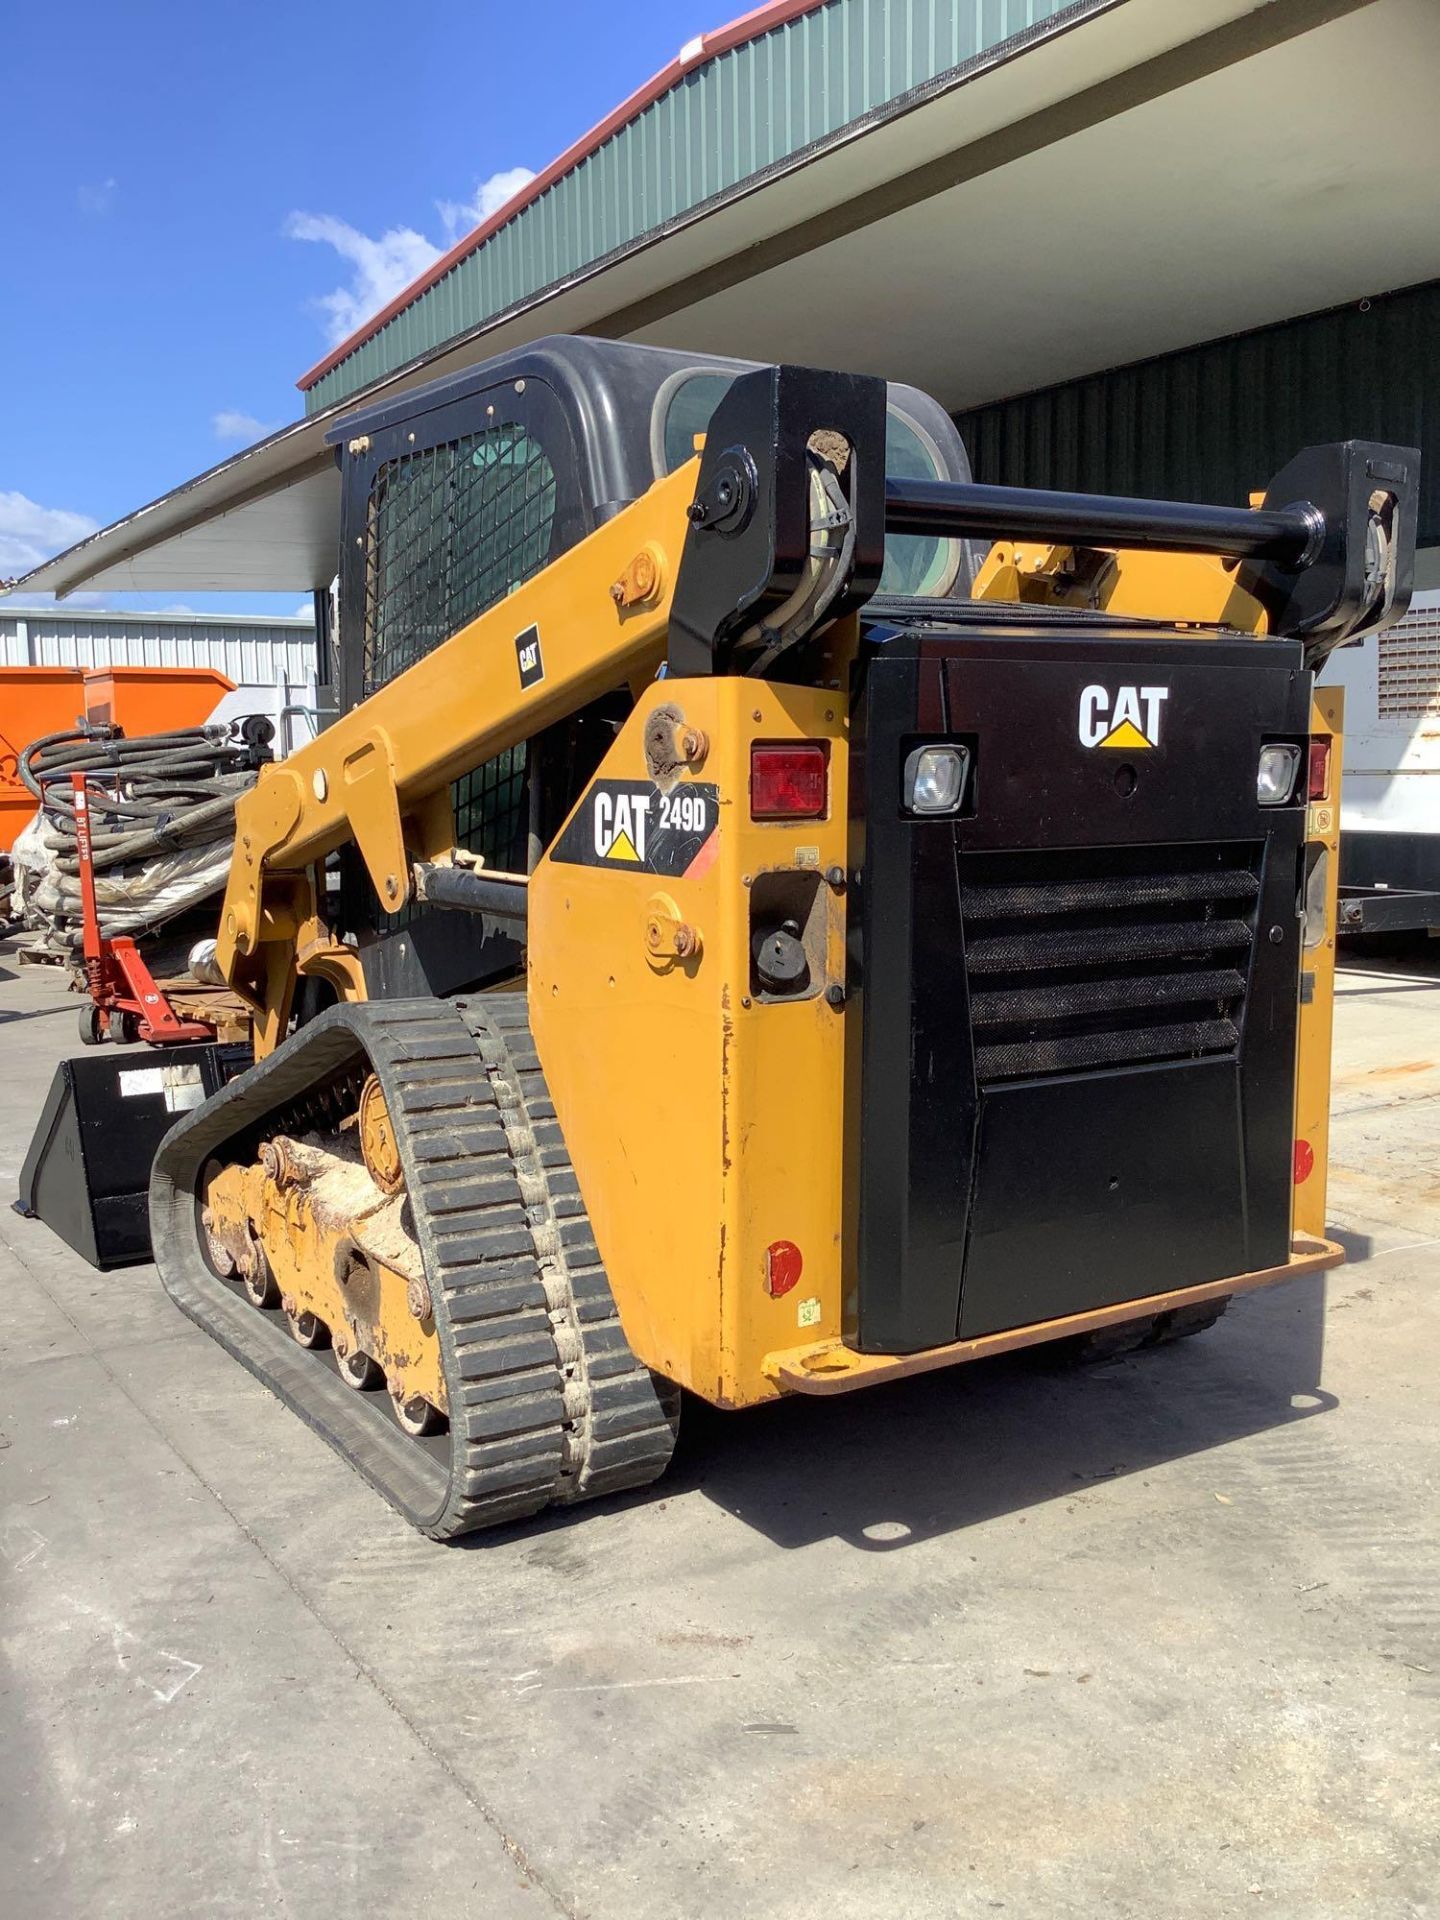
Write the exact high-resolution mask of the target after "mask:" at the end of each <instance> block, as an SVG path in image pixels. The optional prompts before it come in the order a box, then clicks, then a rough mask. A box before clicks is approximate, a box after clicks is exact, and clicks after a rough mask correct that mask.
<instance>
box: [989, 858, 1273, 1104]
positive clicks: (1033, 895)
mask: <svg viewBox="0 0 1440 1920" xmlns="http://www.w3.org/2000/svg"><path fill="white" fill-rule="evenodd" d="M1261 854H1262V849H1261V847H1260V846H1258V845H1255V846H1251V845H1238V846H1222V847H1203V848H1196V847H1184V846H1181V847H1122V848H1093V849H1087V850H1084V851H1081V852H1074V853H1035V854H1002V855H988V854H985V855H975V854H971V855H966V856H965V857H964V858H963V859H962V862H961V894H960V899H961V908H962V912H963V916H964V922H965V965H966V973H967V977H968V982H969V988H970V1020H971V1025H972V1028H973V1030H974V1036H975V1070H976V1074H977V1077H978V1078H979V1080H980V1081H981V1082H982V1084H983V1083H988V1082H991V1081H996V1080H1010V1079H1018V1078H1026V1077H1030V1076H1033V1075H1036V1074H1046V1073H1077V1072H1085V1071H1089V1070H1092V1069H1095V1068H1104V1067H1122V1066H1123V1067H1130V1066H1137V1065H1140V1064H1142V1063H1144V1062H1147V1061H1158V1060H1181V1059H1186V1058H1191V1057H1199V1056H1201V1055H1206V1054H1233V1053H1234V1052H1235V1051H1236V1050H1237V1048H1238V1047H1239V1044H1240V1030H1241V1022H1242V1016H1243V1009H1244V1000H1245V985H1246V981H1247V979H1248V977H1249V971H1250V951H1251V947H1252V944H1253V942H1254V937H1255V913H1256V908H1257V905H1258V902H1259V896H1260V878H1259V874H1260V859H1261Z"/></svg>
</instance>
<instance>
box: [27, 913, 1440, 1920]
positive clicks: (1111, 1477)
mask: <svg viewBox="0 0 1440 1920" xmlns="http://www.w3.org/2000/svg"><path fill="white" fill-rule="evenodd" d="M74 1005H75V1003H74V1002H73V1001H72V1000H69V999H68V998H66V997H65V996H64V994H63V992H62V983H61V982H60V981H59V980H58V979H57V978H56V976H55V975H53V974H49V973H41V972H36V971H30V970H25V971H20V972H17V971H16V970H15V968H14V966H13V955H12V954H11V952H10V950H9V949H3V950H0V1090H3V1091H0V1191H3V1194H4V1196H5V1197H6V1198H7V1199H8V1198H9V1196H10V1195H11V1194H12V1193H13V1191H14V1181H15V1174H16V1172H17V1170H18V1167H19V1165H20V1161H21V1158H22V1156H23V1152H24V1148H25V1146H26V1143H27V1140H28V1136H29V1132H30V1129H31V1126H32V1124H33V1121H34V1117H35V1114H36V1112H37V1110H38V1107H39V1104H40V1101H41V1097H42V1094H43V1091H44V1088H45V1086H46V1084H47V1083H48V1081H49V1078H50V1075H51V1071H52V1067H53V1063H54V1061H55V1060H56V1059H57V1058H58V1057H59V1056H60V1055H61V1054H62V1053H65V1052H68V1051H72V1050H76V1049H75V1048H74ZM1335 1114H1336V1125H1335V1167H1334V1182H1333V1187H1332V1206H1331V1213H1332V1217H1333V1218H1334V1220H1335V1221H1336V1223H1337V1225H1338V1226H1339V1227H1340V1228H1342V1229H1343V1230H1344V1233H1345V1236H1346V1239H1347V1242H1348V1245H1349V1247H1350V1249H1351V1255H1352V1259H1351V1264H1350V1265H1348V1266H1347V1267H1345V1268H1343V1269H1341V1270H1340V1271H1338V1272H1337V1273H1335V1274H1332V1275H1330V1276H1328V1278H1326V1279H1322V1280H1318V1281H1317V1280H1305V1281H1298V1282H1296V1283H1294V1284H1292V1285H1291V1286H1289V1287H1287V1288H1284V1289H1281V1290H1276V1291H1273V1292H1270V1293H1267V1294H1261V1295H1258V1296H1253V1297H1251V1298H1248V1299H1245V1300H1243V1301H1241V1302H1240V1303H1238V1304H1237V1306H1236V1307H1235V1308H1234V1309H1233V1311H1232V1312H1231V1314H1230V1316H1229V1317H1228V1319H1227V1320H1225V1321H1224V1322H1222V1323H1221V1325H1220V1326H1219V1327H1218V1328H1216V1329H1215V1330H1214V1331H1213V1332H1212V1333H1209V1334H1206V1335H1204V1336H1202V1337H1201V1338H1199V1339H1197V1340H1194V1341H1191V1342H1188V1343H1186V1344H1184V1345H1182V1346H1180V1347H1178V1348H1176V1349H1173V1350H1171V1351H1168V1352H1159V1353H1155V1354H1151V1355H1148V1356H1145V1357H1141V1358H1134V1359H1128V1360H1123V1361H1120V1362H1117V1363H1114V1364H1112V1365H1110V1366H1107V1367H1104V1368H1100V1369H1098V1370H1094V1371H1090V1372H1088V1373H1084V1374H1081V1375H1078V1376H1077V1375H1068V1376H1066V1375H1056V1374H1054V1373H1050V1372H1046V1371H1044V1370H1043V1369H1040V1368H1037V1367H1036V1366H1035V1365H1034V1364H1033V1363H1032V1362H1023V1361H1018V1360H1011V1361H1006V1362H994V1363H990V1364H986V1365H984V1366H975V1367H970V1368H961V1369H959V1370H957V1371H955V1372H953V1373H949V1374H936V1375H931V1376H929V1377H928V1378H923V1379H920V1380H916V1381H914V1382H910V1383H907V1384H904V1385H900V1386H896V1387H893V1388H889V1389H885V1390H881V1391H876V1392H873V1393H870V1394H868V1395H864V1396H860V1397H857V1398H856V1399H855V1400H854V1401H853V1402H848V1403H846V1402H841V1403H838V1404H834V1405H826V1404H823V1403H794V1404H785V1405H781V1406H779V1407H776V1408H774V1409H772V1410H769V1411H766V1412H762V1413H757V1414H751V1415H749V1416H745V1417H732V1418H730V1419H725V1418H722V1417H720V1416H715V1415H709V1416H704V1415H702V1416H701V1417H698V1418H696V1419H694V1420H693V1421H692V1422H691V1425H690V1430H689V1432H688V1434H687V1436H686V1438H685V1440H684V1442H683V1447H682V1453H681V1456H680V1459H679V1461H678V1464H677V1468H676V1470H675V1472H674V1473H673V1474H672V1475H671V1477H670V1478H669V1479H668V1480H666V1481H665V1482H663V1483H662V1484H661V1485H660V1486H659V1487H658V1488H657V1489H655V1490H653V1491H652V1492H651V1493H649V1494H648V1495H644V1496H639V1497H632V1498H630V1499H627V1500H624V1501H617V1502H614V1503H612V1504H610V1505H609V1506H606V1507H603V1508H600V1509H594V1510H589V1511H587V1512H585V1513H584V1514H583V1516H580V1517H572V1518H570V1519H567V1520H564V1521H560V1522H557V1523H554V1524H548V1523H547V1524H542V1525H530V1526H528V1527H524V1528H518V1529H514V1530H511V1531H509V1532H507V1533H505V1534H502V1535H498V1536H495V1537H492V1538H490V1539H488V1540H486V1541H484V1543H483V1544H480V1545H478V1546H473V1547H469V1548H465V1547H458V1548H449V1549H447V1548H443V1547H437V1546H433V1545H431V1544H429V1543H427V1542H426V1541H424V1540H422V1539H420V1538H418V1537H417V1536H416V1535H414V1534H412V1533H410V1532H408V1531H407V1530H406V1528H405V1527H404V1526H403V1525H402V1524H401V1522H400V1521H398V1520H397V1519H396V1518H395V1517H394V1516H393V1515H392V1514H391V1513H390V1511H389V1510H388V1508H386V1507H385V1506H384V1505H383V1504H382V1503H381V1501H380V1500H379V1499H378V1498H377V1497H376V1496H375V1495H374V1494H372V1493H371V1492H370V1491H369V1489H368V1488H367V1487H366V1486H364V1485H363V1484H362V1483H361V1481H360V1480H359V1479H357V1478H356V1477H355V1476H354V1475H353V1474H351V1473H350V1472H349V1471H348V1470H347V1469H346V1468H345V1467H344V1466H343V1465H342V1464H341V1462H340V1461H339V1460H338V1459H337V1458H336V1457H335V1456H334V1455H333V1454H332V1453H331V1452H330V1451H329V1450H328V1449H327V1448H326V1447H325V1446H324V1445H323V1444H322V1443H321V1442H320V1441H319V1440H317V1439H316V1438H315V1437H314V1436H313V1435H311V1434H310V1433H309V1432H308V1431H307V1430H306V1429H305V1428H304V1427H303V1426H302V1425H301V1424H300V1422H299V1421H298V1420H296V1419H295V1418H294V1416H293V1415H292V1414H290V1413H288V1412H286V1411H285V1410H284V1409H283V1408H282V1407H281V1406H280V1405H279V1404H278V1403H277V1402H275V1401H274V1400H272V1399H271V1398H270V1396H269V1395H268V1394H267V1393H266V1392H265V1391H264V1389H263V1388H261V1387H260V1386H258V1385H257V1384H256V1382H255V1381H254V1380H252V1379H251V1378H250V1377H249V1376H248V1375H247V1374H246V1373H244V1372H243V1371H242V1370H241V1369H240V1368H239V1367H238V1366H236V1365H235V1364H234V1363H233V1362H232V1361H231V1360H229V1359H228V1358H227V1357H226V1356H225V1354H224V1353H223V1352H222V1351H221V1350H220V1349H219V1348H218V1347H217V1346H214V1345H213V1344H211V1342H210V1341H208V1340H207V1339H206V1338H205V1337H204V1336H203V1335H202V1334H200V1333H199V1332H198V1331H197V1330H196V1329H195V1328H194V1327H192V1326H191V1325H190V1324H189V1323H188V1322H187V1321H185V1320H184V1319H182V1318H181V1316H180V1315H179V1314H178V1313H177V1312H176V1311H175V1310H174V1309H173V1308H172V1307H171V1306H170V1305H169V1303H168V1302H167V1301H166V1300H165V1299H164V1298H163V1296H162V1295H161V1293H160V1291H159V1287H158V1284H157V1282H156V1280H155V1277H154V1274H153V1272H152V1271H151V1270H150V1269H148V1268H142V1269H135V1270H131V1271H129V1272H125V1273H120V1274H114V1275H111V1276H108V1277H106V1276H101V1275H99V1274H96V1273H94V1272H92V1271H91V1270H90V1269H89V1268H88V1267H86V1266H85V1265H83V1264H82V1263H81V1262H80V1261H79V1260H78V1259H76V1258H74V1257H73V1256H72V1255H71V1254H70V1253H69V1252H68V1251H67V1250H66V1249H65V1248H64V1247H62V1246H61V1245H60V1244H59V1243H58V1242H57V1241H55V1240H54V1239H52V1238H51V1236H50V1235H49V1234H48V1233H47V1232H46V1230H45V1229H44V1228H42V1227H41V1226H40V1225H38V1224H37V1223H29V1222H25V1221H23V1220H20V1219H18V1218H17V1217H15V1216H14V1215H12V1214H10V1213H9V1212H3V1213H0V1336H3V1355H0V1368H3V1374H0V1377H3V1394H0V1428H3V1438H0V1577H3V1581H4V1587H3V1595H4V1597H3V1613H0V1623H3V1652H4V1661H5V1667H6V1672H7V1675H8V1677H7V1678H5V1679H4V1681H3V1683H0V1685H3V1693H0V1914H4V1915H5V1916H6V1917H7V1920H32V1916H70V1915H84V1916H87V1920H102V1917H108V1916H126V1917H127V1920H128V1916H133V1915H145V1916H147V1917H148V1920H169V1917H170V1916H174V1920H182V1916H183V1917H184V1920H189V1917H190V1916H192V1915H194V1914H196V1913H197V1912H202V1911H203V1912H204V1913H206V1914H207V1915H208V1916H212V1917H213V1920H222V1917H223V1916H229V1915H236V1916H247V1917H248V1916H253V1915H255V1914H257V1913H272V1912H273V1913H280V1914H287V1915H297V1916H317V1917H318V1916H321V1915H324V1916H337V1917H338V1916H348V1915H352V1914H354V1915H359V1914H362V1913H364V1914H370V1913H391V1914H396V1913H400V1914H404V1915H406V1916H411V1917H412V1920H419V1916H424V1915H431V1914H434V1915H445V1916H455V1915H467V1916H468V1915H476V1916H482V1917H483V1920H504V1917H505V1916H510V1915H528V1916H530V1917H531V1920H537V1917H538V1916H541V1915H545V1914H562V1915H574V1916H580V1915H584V1916H589V1917H591V1920H672V1916H692V1915H704V1916H706V1917H707V1920H731V1916H739V1915H747V1916H748V1915H764V1916H767V1920H774V1917H775V1916H784V1920H791V1917H792V1916H793V1917H794V1920H809V1916H823V1920H849V1917H850V1916H856V1917H858V1916H866V1920H869V1916H876V1915H884V1916H886V1920H904V1917H906V1916H912V1915H913V1916H936V1917H937V1920H938V1917H939V1916H950V1915H958V1914H970V1913H976V1914H981V1913H990V1912H994V1911H999V1910H1005V1909H1008V1910H1009V1911H1011V1912H1012V1913H1019V1914H1023V1915H1025V1916H1026V1917H1027V1920H1034V1917H1035V1916H1044V1917H1046V1920H1048V1916H1053V1915H1085V1916H1095V1915H1099V1914H1104V1915H1110V1916H1117V1915H1120V1916H1123V1915H1144V1916H1150V1915H1165V1916H1167V1917H1168V1916H1188V1915H1221V1914H1223V1915H1227V1916H1228V1915H1232V1914H1235V1913H1237V1912H1251V1913H1266V1912H1268V1913H1274V1914H1280V1915H1284V1916H1286V1920H1309V1917H1310V1916H1316V1917H1318V1916H1330V1915H1352V1914H1353V1915H1365V1916H1368V1917H1370V1920H1382V1917H1388V1916H1391V1915H1396V1916H1398V1915H1413V1914H1424V1913H1429V1912H1432V1911H1434V1909H1435V1904H1436V1894H1435V1887H1436V1883H1437V1872H1440V1838H1437V1836H1440V1790H1437V1765H1440V1610H1437V1574H1440V1566H1437V1552H1436V1541H1437V1531H1440V1530H1437V1507H1436V1467H1437V1421H1436V1412H1437V1398H1440V1396H1437V1387H1436V1381H1437V1376H1440V1313H1437V1287H1436V1276H1437V1271H1440V1268H1437V1256H1440V1158H1437V1148H1440V954H1437V955H1435V956H1434V957H1433V958H1432V957H1431V956H1430V955H1429V954H1427V953H1425V952H1423V951H1422V952H1421V953H1419V954H1418V955H1412V956H1409V957H1408V958H1405V959H1403V960H1401V961H1399V962H1393V961H1392V962H1384V963H1382V962H1372V961H1366V962H1364V963H1362V964H1359V965H1355V966H1353V967H1352V968H1351V970H1350V971H1349V972H1347V974H1346V976H1345V979H1344V983H1343V997H1342V1001H1341V1007H1340V1014H1339V1031H1338V1040H1337V1067H1336V1084H1335ZM1176 1146H1177V1151H1183V1150H1184V1143H1183V1142H1177V1143H1176Z"/></svg>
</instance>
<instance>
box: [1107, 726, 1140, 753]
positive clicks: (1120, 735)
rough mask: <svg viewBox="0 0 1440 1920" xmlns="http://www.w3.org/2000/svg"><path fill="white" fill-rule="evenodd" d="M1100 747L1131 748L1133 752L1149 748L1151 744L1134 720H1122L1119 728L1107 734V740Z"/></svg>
mask: <svg viewBox="0 0 1440 1920" xmlns="http://www.w3.org/2000/svg"><path fill="white" fill-rule="evenodd" d="M1100 745H1101V746H1102V747H1129V748H1130V750H1131V751H1132V752H1133V751H1134V750H1135V748H1136V747H1148V746H1149V745H1150V742H1149V741H1148V740H1147V739H1146V738H1145V736H1144V734H1143V733H1141V731H1140V729H1139V728H1138V727H1137V726H1136V725H1135V722H1134V721H1133V720H1122V721H1121V722H1120V724H1119V726H1118V727H1114V728H1112V729H1111V731H1110V732H1109V733H1107V734H1106V736H1105V738H1104V739H1103V740H1102V741H1101V742H1100Z"/></svg>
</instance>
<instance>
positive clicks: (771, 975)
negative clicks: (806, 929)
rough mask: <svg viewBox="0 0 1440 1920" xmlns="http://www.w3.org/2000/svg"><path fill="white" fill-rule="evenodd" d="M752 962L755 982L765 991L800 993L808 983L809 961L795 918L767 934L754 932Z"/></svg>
mask: <svg viewBox="0 0 1440 1920" xmlns="http://www.w3.org/2000/svg"><path fill="white" fill-rule="evenodd" d="M754 961H755V978H756V981H757V983H758V985H759V986H760V988H761V989H762V991H764V992H766V993H803V992H804V991H805V989H806V987H808V986H809V984H810V962H809V961H808V960H807V959H806V957H805V949H804V947H803V946H802V945H801V942H800V924H799V922H798V921H796V920H787V921H786V922H785V924H784V925H783V926H781V927H776V928H775V929H774V930H773V931H772V932H770V933H763V932H762V933H757V934H756V936H755V945H754Z"/></svg>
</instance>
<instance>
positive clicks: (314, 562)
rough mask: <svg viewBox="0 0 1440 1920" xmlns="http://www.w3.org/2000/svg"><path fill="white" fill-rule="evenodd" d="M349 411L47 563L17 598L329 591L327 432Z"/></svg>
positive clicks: (334, 524) (332, 491) (317, 420)
mask: <svg viewBox="0 0 1440 1920" xmlns="http://www.w3.org/2000/svg"><path fill="white" fill-rule="evenodd" d="M339 411H343V409H335V410H332V411H331V412H329V413H325V414H316V415H315V416H314V418H313V419H309V420H297V421H296V422H295V424H294V425H293V426H289V427H282V428H281V429H280V431H279V432H278V433H272V434H271V435H270V437H269V438H268V439H266V440H261V441H258V442H257V443H256V445H255V446H253V447H247V448H246V449H245V451H244V452H243V453H237V454H235V455H234V456H233V457H232V458H231V459H229V460H222V461H221V463H220V465H219V466H218V467H211V468H210V470H209V472H208V473H202V474H201V475H200V476H199V477H198V479H195V480H188V481H186V483H185V485H184V486H182V487H177V488H176V489H175V491H174V492H173V493H167V494H165V495H164V496H163V497H162V498H161V499H159V500H154V501H152V502H151V503H150V505H149V506H148V507H140V508H138V509H137V510H136V511H135V512H134V513H131V514H127V515H126V516H125V518H124V519H123V520H117V521H116V522H115V524H114V526H111V527H105V528H103V529H102V530H101V531H100V532H99V533H92V534H91V535H90V536H89V538H88V539H85V540H81V541H80V542H79V543H78V545H76V546H73V547H71V548H69V549H68V550H67V551H66V552H65V553H61V554H57V555H56V557H55V558H54V559H53V560H47V561H46V562H45V564H44V565H43V566H40V567H36V568H35V569H34V571H33V572H31V573H28V574H26V575H25V577H24V578H23V579H22V580H18V581H17V582H16V583H15V584H16V590H17V591H24V592H36V591H41V592H46V593H54V594H58V595H61V596H63V595H65V594H67V593H73V592H74V591H75V590H76V588H78V587H105V588H109V589H111V590H113V591H116V592H121V593H157V592H159V593H175V592H191V593H270V592H274V593H282V592H283V593H289V592H295V591H298V592H306V591H309V590H312V589H314V588H317V587H327V586H329V584H330V582H331V580H332V579H333V578H334V576H335V568H336V558H337V553H338V548H339V538H340V534H339V529H340V475H339V473H338V471H337V470H336V466H335V456H334V451H333V449H332V448H330V447H327V446H326V445H325V430H326V428H327V427H329V426H331V425H332V424H333V422H334V420H335V418H336V414H337V412H339Z"/></svg>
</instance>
